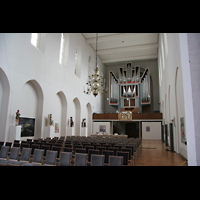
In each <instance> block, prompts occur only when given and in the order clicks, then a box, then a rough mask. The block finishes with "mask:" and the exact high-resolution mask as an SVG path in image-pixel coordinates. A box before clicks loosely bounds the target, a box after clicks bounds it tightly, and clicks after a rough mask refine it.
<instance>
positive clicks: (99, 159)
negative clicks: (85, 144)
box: [91, 154, 105, 166]
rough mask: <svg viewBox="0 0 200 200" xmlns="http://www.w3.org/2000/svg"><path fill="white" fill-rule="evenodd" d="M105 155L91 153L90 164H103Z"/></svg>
mask: <svg viewBox="0 0 200 200" xmlns="http://www.w3.org/2000/svg"><path fill="white" fill-rule="evenodd" d="M104 159H105V156H104V155H95V154H92V155H91V166H103V163H104Z"/></svg>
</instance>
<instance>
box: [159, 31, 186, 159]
mask: <svg viewBox="0 0 200 200" xmlns="http://www.w3.org/2000/svg"><path fill="white" fill-rule="evenodd" d="M179 35H180V34H176V33H162V34H159V50H158V69H159V86H160V87H159V89H160V101H161V102H162V103H161V105H160V109H161V111H162V112H163V124H168V133H169V123H171V122H173V123H174V124H175V128H174V144H175V145H174V146H175V151H176V152H177V153H180V154H181V155H183V156H184V157H185V158H187V146H186V145H185V144H184V143H182V142H181V130H180V118H181V117H184V118H185V108H184V106H185V103H184V101H185V99H184V89H183V78H182V68H183V67H184V63H182V62H181V58H182V55H181V52H180V41H179ZM176 98H177V100H176ZM174 119H175V121H174ZM172 120H173V121H172ZM185 134H186V138H187V134H188V133H187V131H185ZM168 135H169V134H168ZM168 138H169V137H168ZM168 141H169V142H170V140H168Z"/></svg>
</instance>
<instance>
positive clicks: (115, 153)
mask: <svg viewBox="0 0 200 200" xmlns="http://www.w3.org/2000/svg"><path fill="white" fill-rule="evenodd" d="M108 151H113V152H114V156H116V155H117V151H119V148H118V147H109V148H108Z"/></svg>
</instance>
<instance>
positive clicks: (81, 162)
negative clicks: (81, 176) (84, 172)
mask: <svg viewBox="0 0 200 200" xmlns="http://www.w3.org/2000/svg"><path fill="white" fill-rule="evenodd" d="M86 159H87V154H85V153H76V154H75V161H74V166H86Z"/></svg>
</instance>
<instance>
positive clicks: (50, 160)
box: [45, 150, 58, 165]
mask: <svg viewBox="0 0 200 200" xmlns="http://www.w3.org/2000/svg"><path fill="white" fill-rule="evenodd" d="M57 153H58V152H57V151H50V150H47V156H46V163H45V164H47V165H56V156H57Z"/></svg>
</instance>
